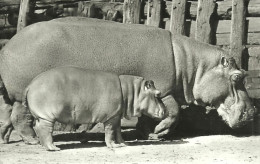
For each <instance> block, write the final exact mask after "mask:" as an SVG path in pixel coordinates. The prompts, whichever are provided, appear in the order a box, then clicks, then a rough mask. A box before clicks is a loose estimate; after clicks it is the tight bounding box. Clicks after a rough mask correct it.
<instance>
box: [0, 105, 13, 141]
mask: <svg viewBox="0 0 260 164" xmlns="http://www.w3.org/2000/svg"><path fill="white" fill-rule="evenodd" d="M3 108H4V110H3V112H2V113H1V114H2V116H3V117H4V120H3V124H2V126H1V128H0V143H8V142H9V138H10V135H11V132H12V130H13V125H12V121H11V119H10V116H11V113H12V106H11V105H9V104H6V105H5V106H4V107H3Z"/></svg>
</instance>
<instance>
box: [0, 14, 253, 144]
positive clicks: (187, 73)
mask: <svg viewBox="0 0 260 164" xmlns="http://www.w3.org/2000/svg"><path fill="white" fill-rule="evenodd" d="M225 56H226V54H225V52H224V51H223V50H222V49H220V48H216V47H214V46H210V45H208V44H204V43H200V42H197V41H195V40H193V39H190V38H187V37H184V36H179V35H172V34H171V33H170V32H169V31H166V30H163V29H158V28H155V27H149V26H145V25H134V24H120V23H116V22H108V21H103V20H96V19H89V18H76V17H73V18H61V19H57V20H52V21H49V22H42V23H36V24H33V25H31V26H28V27H26V28H25V29H23V30H22V31H21V32H19V33H18V34H17V35H15V36H14V37H13V38H12V39H11V40H10V41H9V42H8V44H7V45H6V46H5V47H4V49H3V50H2V51H1V55H0V74H1V77H2V79H3V82H4V84H5V87H6V89H7V91H8V97H9V98H10V101H11V102H17V103H18V104H19V103H20V102H21V97H22V93H23V90H24V89H25V88H26V86H27V85H28V84H29V82H30V81H31V80H32V79H33V78H34V77H35V76H36V75H38V74H39V73H41V72H43V71H46V70H48V69H50V68H53V67H57V66H63V65H75V66H78V67H82V68H86V69H95V70H105V71H110V72H115V73H117V74H130V75H136V76H141V77H144V78H146V79H152V80H153V81H154V82H155V85H156V86H157V88H158V90H160V91H161V98H162V101H163V103H164V105H165V106H166V107H167V113H168V117H167V118H165V119H164V120H162V121H161V122H160V123H159V124H158V125H157V126H156V127H155V129H154V133H156V134H157V136H159V137H161V136H164V135H166V134H168V133H169V131H170V130H169V129H170V127H174V126H175V125H176V122H177V120H178V115H179V107H180V105H182V104H191V103H195V104H199V105H202V106H206V105H210V106H214V107H215V108H217V109H218V110H217V111H218V112H219V114H220V115H221V116H222V118H223V120H225V121H226V123H227V124H228V125H229V126H230V127H231V128H237V127H240V126H242V125H243V124H245V123H246V122H247V121H249V120H251V119H252V118H253V115H254V108H253V106H252V104H251V101H250V100H249V97H248V94H247V92H246V90H245V87H244V85H243V78H244V76H245V75H244V73H243V71H242V70H238V69H237V68H236V66H235V63H234V62H233V60H232V59H230V60H229V59H227V58H225ZM230 61H231V62H230ZM17 110H18V111H19V105H18V106H17V107H16V108H14V109H13V113H14V112H16V111H17ZM18 113H19V112H18ZM20 115H23V113H20ZM15 117H19V115H13V118H15ZM143 118H144V117H141V119H140V120H139V121H141V120H142V119H143ZM149 124H150V122H142V124H141V128H143V127H146V126H149ZM8 125H9V124H7V126H5V127H4V128H2V130H1V132H6V131H8V130H6V129H8V127H11V125H9V126H8ZM22 125H24V124H16V125H15V126H14V128H15V129H17V130H18V132H19V129H21V128H20V127H21V126H22ZM141 130H142V131H143V132H145V131H146V129H141ZM31 132H32V131H30V130H28V133H27V134H25V133H24V134H22V135H23V136H25V135H26V137H27V140H30V139H29V138H31V137H30V136H33V135H34V134H33V133H31ZM148 133H151V132H149V131H148V132H147V134H148ZM1 136H5V133H4V134H2V135H1ZM146 136H148V135H146Z"/></svg>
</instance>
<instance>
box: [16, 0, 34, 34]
mask: <svg viewBox="0 0 260 164" xmlns="http://www.w3.org/2000/svg"><path fill="white" fill-rule="evenodd" d="M35 2H36V1H35V0H21V5H20V11H19V17H18V23H17V32H19V31H20V30H22V29H23V28H24V27H26V26H27V25H29V19H28V17H30V15H32V14H33V13H34V7H35Z"/></svg>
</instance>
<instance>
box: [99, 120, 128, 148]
mask: <svg viewBox="0 0 260 164" xmlns="http://www.w3.org/2000/svg"><path fill="white" fill-rule="evenodd" d="M104 127H105V142H106V145H107V147H109V148H117V147H122V146H125V142H124V140H123V138H122V136H121V117H119V116H116V117H114V118H112V119H110V120H108V121H106V122H105V123H104Z"/></svg>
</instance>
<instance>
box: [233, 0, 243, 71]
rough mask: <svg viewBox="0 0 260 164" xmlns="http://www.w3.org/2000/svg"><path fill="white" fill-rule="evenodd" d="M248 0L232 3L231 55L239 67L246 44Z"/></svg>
mask: <svg viewBox="0 0 260 164" xmlns="http://www.w3.org/2000/svg"><path fill="white" fill-rule="evenodd" d="M245 3H246V0H233V1H232V20H231V35H230V55H231V56H233V57H234V58H235V60H236V63H237V65H238V67H241V59H242V54H243V51H244V46H243V45H245V44H246V38H245V24H246V7H245Z"/></svg>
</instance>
